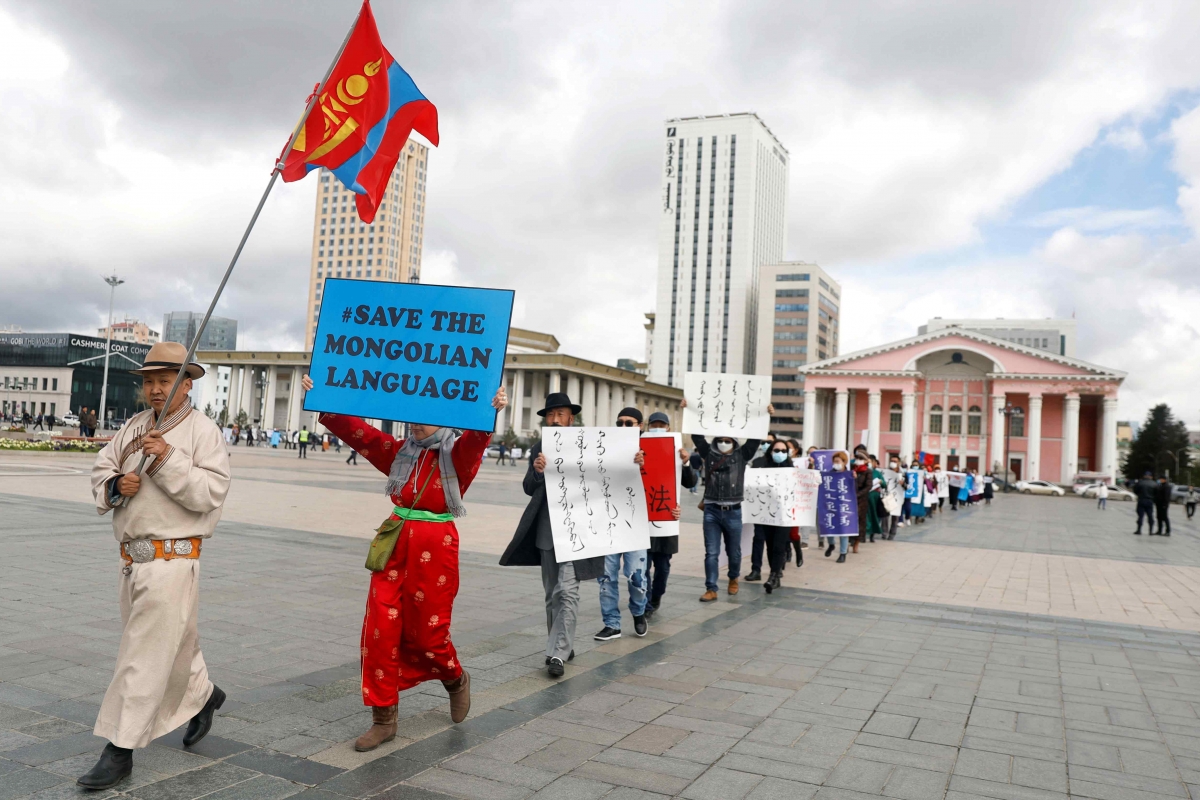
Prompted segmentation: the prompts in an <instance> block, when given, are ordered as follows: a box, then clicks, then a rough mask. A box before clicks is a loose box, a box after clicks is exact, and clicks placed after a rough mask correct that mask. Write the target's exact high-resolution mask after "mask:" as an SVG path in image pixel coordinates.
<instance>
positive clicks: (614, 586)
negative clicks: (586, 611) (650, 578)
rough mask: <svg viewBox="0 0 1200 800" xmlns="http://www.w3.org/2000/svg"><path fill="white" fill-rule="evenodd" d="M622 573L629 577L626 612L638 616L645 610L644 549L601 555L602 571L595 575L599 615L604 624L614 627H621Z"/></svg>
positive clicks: (617, 628) (619, 628) (618, 628)
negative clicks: (622, 564)
mask: <svg viewBox="0 0 1200 800" xmlns="http://www.w3.org/2000/svg"><path fill="white" fill-rule="evenodd" d="M622 562H624V568H623V569H622V566H621V563H622ZM621 573H624V575H625V577H626V578H628V579H629V613H630V614H632V615H633V616H635V617H640V616H641V615H642V614H645V613H646V551H645V550H634V551H632V552H629V553H613V554H612V555H608V556H605V557H604V574H603V575H601V576H600V577H599V578H598V579H597V580H598V581H599V582H600V618H601V619H602V620H603V621H604V625H605V626H606V627H609V628H615V629H616V630H621V584H620V577H621Z"/></svg>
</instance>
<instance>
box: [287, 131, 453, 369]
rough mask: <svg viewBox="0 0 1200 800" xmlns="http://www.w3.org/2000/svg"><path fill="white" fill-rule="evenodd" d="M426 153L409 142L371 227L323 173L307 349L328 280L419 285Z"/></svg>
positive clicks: (348, 193)
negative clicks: (364, 222) (343, 279)
mask: <svg viewBox="0 0 1200 800" xmlns="http://www.w3.org/2000/svg"><path fill="white" fill-rule="evenodd" d="M428 150H429V149H428V148H427V147H425V145H423V144H420V143H418V142H416V141H413V140H412V139H410V140H409V141H408V144H407V145H405V147H404V150H403V151H402V152H401V154H400V160H399V161H397V162H396V169H395V170H394V171H393V172H392V178H391V180H390V181H388V186H387V189H386V191H385V192H384V195H383V200H382V201H381V202H380V204H379V213H378V214H376V216H375V221H374V222H372V223H371V224H370V225H365V224H363V222H362V221H361V220H359V218H358V212H357V211H356V210H355V206H354V192H351V191H350V190H348V189H346V188H345V187H344V186H342V185H341V183H339V182H338V180H337V179H336V178H334V177H333V175H331V174H330V173H329V172H328V171H326V170H321V180H320V184H319V185H318V188H317V204H316V210H315V212H314V219H313V243H312V264H311V267H310V275H309V281H308V283H309V286H308V320H307V324H306V329H307V333H306V336H305V348H306V349H312V341H313V334H314V332H315V331H316V327H317V316H318V314H319V312H320V310H321V290H322V289H323V288H324V286H325V279H326V278H362V279H363V280H367V279H370V280H373V281H380V280H382V281H393V282H397V283H419V282H420V280H421V243H422V242H423V241H424V235H423V234H424V225H425V176H426V165H427V163H428Z"/></svg>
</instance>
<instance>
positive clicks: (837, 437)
mask: <svg viewBox="0 0 1200 800" xmlns="http://www.w3.org/2000/svg"><path fill="white" fill-rule="evenodd" d="M834 396H835V398H836V400H835V404H834V406H833V449H834V450H845V449H846V418H847V415H848V414H849V411H850V392H849V391H848V390H846V389H838V390H837V392H836V394H835V395H834Z"/></svg>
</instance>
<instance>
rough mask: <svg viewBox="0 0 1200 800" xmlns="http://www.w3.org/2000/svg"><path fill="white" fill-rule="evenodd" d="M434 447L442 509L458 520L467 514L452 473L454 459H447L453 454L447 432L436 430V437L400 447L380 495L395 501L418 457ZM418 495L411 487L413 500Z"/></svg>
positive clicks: (410, 440)
mask: <svg viewBox="0 0 1200 800" xmlns="http://www.w3.org/2000/svg"><path fill="white" fill-rule="evenodd" d="M435 447H436V448H437V452H438V467H439V469H440V470H441V475H442V492H443V493H444V494H445V495H446V508H447V509H448V510H449V511H450V513H451V514H453V515H454V516H456V517H461V516H463V515H464V514H466V513H467V507H466V506H464V505H463V501H462V492H461V491H459V488H458V474H457V473H455V471H454V459H453V458H452V457H451V453H452V451H453V450H454V431H453V430H451V429H450V428H438V430H437V433H435V434H433V435H432V436H429V437H427V438H425V439H415V438H413V437H412V436H410V437H408V438H407V439H405V440H404V445H403V446H402V447H401V448H400V451H399V452H398V453H396V460H395V461H393V462H392V471H391V472H390V473H388V483H387V489H386V490H385V492H384V494H386V495H387V496H388V497H391V496H392V495H396V496H397V497H399V496H400V492H401V490H402V489H403V488H404V484H406V483H408V479H409V478H411V477H412V474H413V468H414V467H416V465H417V459H419V458H420V457H421V453H423V452H424V451H426V450H432V449H433V448H435ZM419 491H421V487H420V486H417V485H416V484H415V483H414V484H413V497H414V498H415V497H416V493H417V492H419Z"/></svg>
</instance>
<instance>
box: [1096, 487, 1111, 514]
mask: <svg viewBox="0 0 1200 800" xmlns="http://www.w3.org/2000/svg"><path fill="white" fill-rule="evenodd" d="M1096 508H1098V509H1100V510H1101V511H1107V510H1108V484H1107V483H1102V484H1100V485H1099V486H1097V487H1096Z"/></svg>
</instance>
